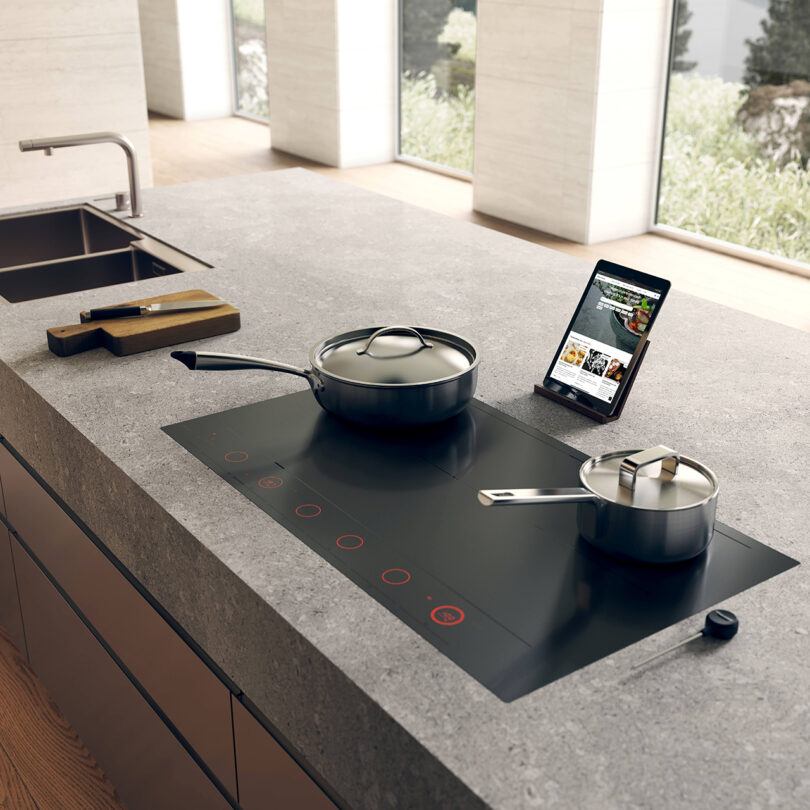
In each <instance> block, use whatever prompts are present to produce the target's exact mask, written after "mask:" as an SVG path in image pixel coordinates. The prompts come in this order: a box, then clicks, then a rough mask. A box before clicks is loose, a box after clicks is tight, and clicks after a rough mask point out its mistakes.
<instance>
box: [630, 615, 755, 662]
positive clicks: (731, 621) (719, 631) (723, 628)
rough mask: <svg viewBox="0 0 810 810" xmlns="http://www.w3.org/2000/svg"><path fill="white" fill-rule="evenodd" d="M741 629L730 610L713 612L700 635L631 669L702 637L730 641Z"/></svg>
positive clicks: (667, 649)
mask: <svg viewBox="0 0 810 810" xmlns="http://www.w3.org/2000/svg"><path fill="white" fill-rule="evenodd" d="M739 627H740V622H739V620H738V619H737V617H736V616H735V615H734V614H733V613H732V612H731V611H730V610H712V611H710V612H709V614H708V615H707V616H706V624H705V625H704V626H703V629H702V630H701V631H700V632H699V633H695V635H693V636H689V638H685V639H684V640H683V641H679V642H678V643H677V644H673V645H672V646H671V647H667V648H666V649H665V650H661V652H657V653H655V655H651V656H650V657H649V658H645V659H644V660H643V661H640V662H639V663H638V664H633V666H632V667H630V669H638V668H639V667H641V666H644V664H649V663H650V661H652V660H654V659H655V658H659V657H660V656H662V655H666V654H667V653H668V652H672V651H673V650H677V649H678V647H683V645H684V644H688V643H689V642H690V641H694V640H695V639H698V638H700V637H701V636H712V637H713V638H719V639H723V640H724V641H728V640H729V639H730V638H733V637H734V636H735V635H737V630H738V629H739Z"/></svg>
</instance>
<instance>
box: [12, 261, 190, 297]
mask: <svg viewBox="0 0 810 810" xmlns="http://www.w3.org/2000/svg"><path fill="white" fill-rule="evenodd" d="M180 272H182V271H181V270H179V269H178V268H177V267H174V266H173V265H170V264H168V263H166V262H161V261H159V260H158V259H156V258H155V257H154V256H151V255H150V254H149V253H146V252H145V251H142V250H138V249H137V248H134V247H129V248H127V249H126V250H118V251H114V252H111V253H101V254H96V255H92V256H79V257H76V258H72V259H63V260H61V261H53V262H43V263H42V264H36V265H32V266H28V267H18V268H15V269H11V270H0V296H2V297H3V298H5V299H6V301H8V302H9V303H10V304H16V303H18V302H20V301H31V300H33V299H34V298H47V297H48V296H51V295H65V293H71V292H78V291H79V290H90V289H93V288H95V287H108V286H110V285H111V284H124V283H125V282H127V281H141V280H142V279H145V278H155V277H157V276H167V275H171V274H172V273H180Z"/></svg>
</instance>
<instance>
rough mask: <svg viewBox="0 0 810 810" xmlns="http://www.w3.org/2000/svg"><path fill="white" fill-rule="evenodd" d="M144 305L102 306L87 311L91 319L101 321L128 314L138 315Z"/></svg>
mask: <svg viewBox="0 0 810 810" xmlns="http://www.w3.org/2000/svg"><path fill="white" fill-rule="evenodd" d="M144 310H145V307H138V306H134V307H103V308H101V309H91V310H90V312H89V313H88V314H89V316H90V320H91V321H103V320H108V319H109V318H126V317H127V316H129V315H140V314H141V312H143V311H144Z"/></svg>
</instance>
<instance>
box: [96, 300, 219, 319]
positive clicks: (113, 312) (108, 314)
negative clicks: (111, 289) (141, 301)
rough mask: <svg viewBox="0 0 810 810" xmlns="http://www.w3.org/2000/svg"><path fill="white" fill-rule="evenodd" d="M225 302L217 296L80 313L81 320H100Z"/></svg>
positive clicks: (202, 307)
mask: <svg viewBox="0 0 810 810" xmlns="http://www.w3.org/2000/svg"><path fill="white" fill-rule="evenodd" d="M224 303H225V302H224V301H221V300H220V299H219V298H207V299H205V300H203V301H165V302H163V303H158V304H147V305H145V306H138V305H137V304H136V305H133V306H128V307H102V308H100V309H91V310H90V311H89V312H88V313H87V314H86V315H85V313H82V321H88V320H89V321H101V320H108V319H110V318H127V317H130V316H132V315H162V314H164V313H166V312H181V311H182V310H184V309H188V310H194V309H211V308H212V307H221V306H222V305H223V304H224Z"/></svg>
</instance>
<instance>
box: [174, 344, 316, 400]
mask: <svg viewBox="0 0 810 810" xmlns="http://www.w3.org/2000/svg"><path fill="white" fill-rule="evenodd" d="M172 357H173V358H174V359H175V360H179V361H180V362H181V363H183V365H185V366H186V367H187V368H190V369H191V370H192V371H241V370H242V369H251V368H254V369H263V370H264V371H281V372H283V373H284V374H295V375H297V376H298V377H303V378H304V379H305V380H306V381H307V382H308V383H309V384H310V386H311V387H312V390H313V391H314V390H316V389H317V388H320V387H321V381H320V380H319V379H318V376H317V375H316V374H315V373H314V372H312V371H310V370H309V369H306V368H298V366H290V365H287V363H277V362H275V361H273V360H262V359H261V358H259V357H246V356H244V355H241V354H222V353H221V352H182V351H178V352H172Z"/></svg>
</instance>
